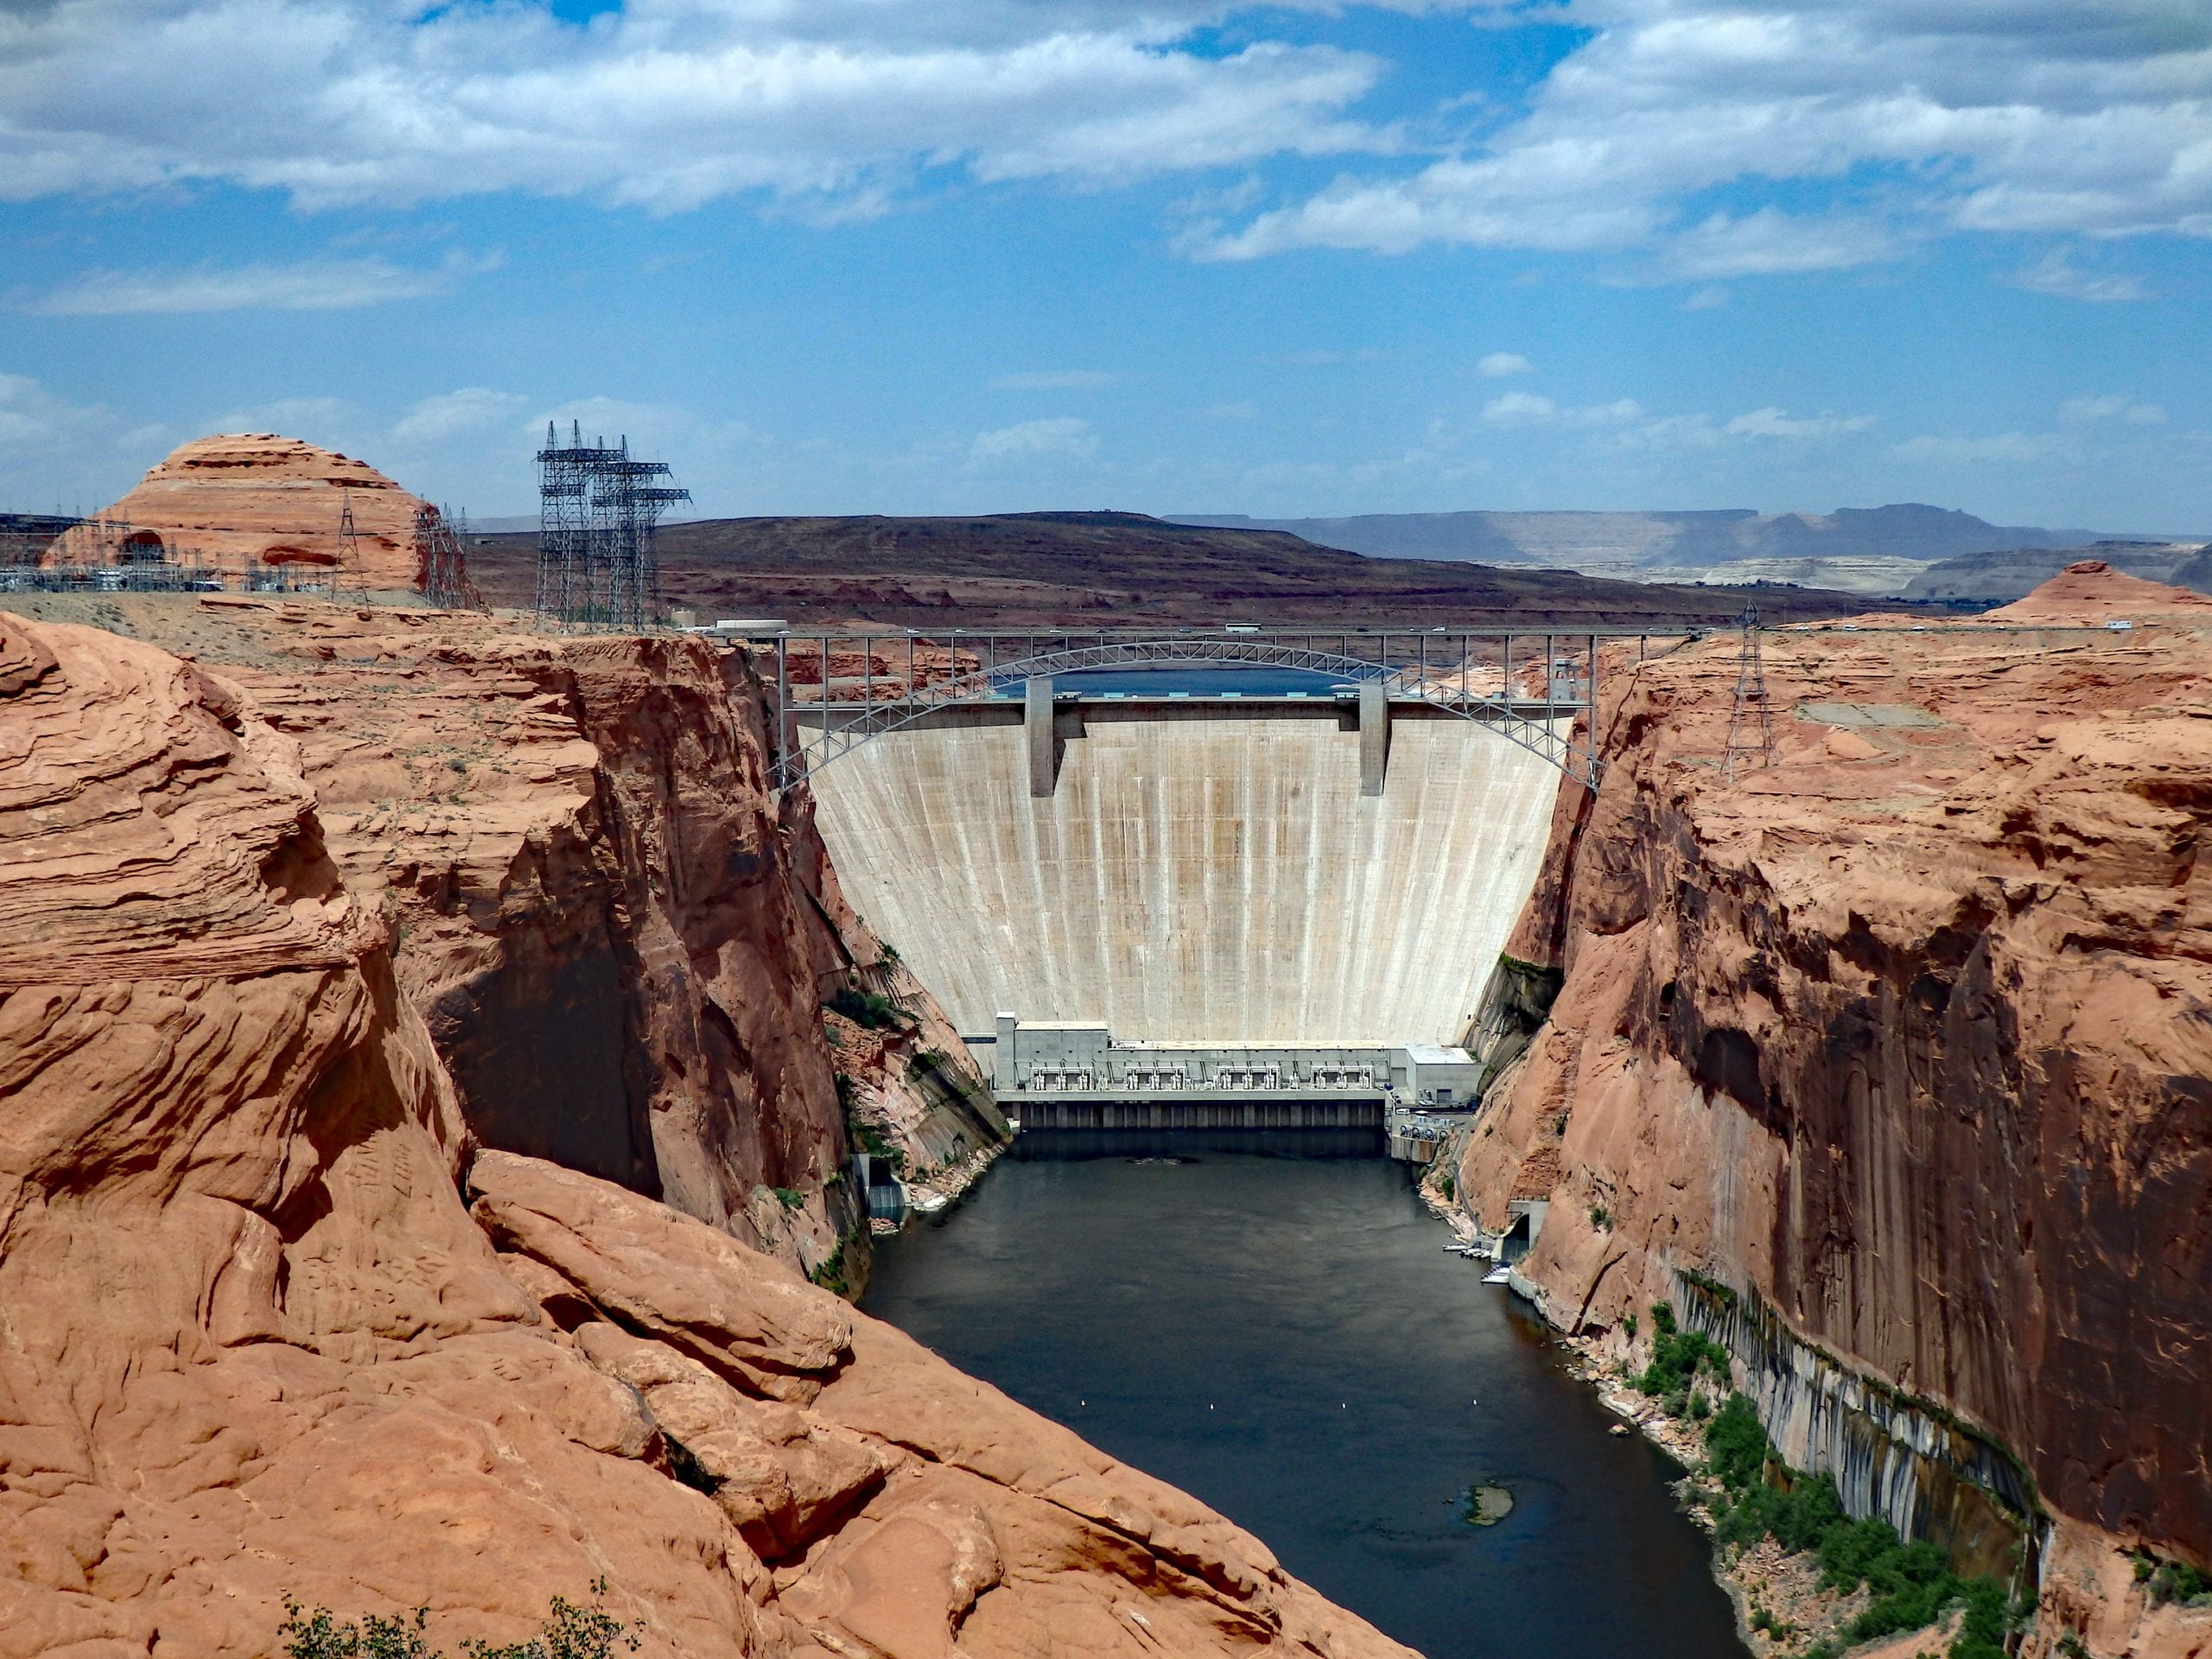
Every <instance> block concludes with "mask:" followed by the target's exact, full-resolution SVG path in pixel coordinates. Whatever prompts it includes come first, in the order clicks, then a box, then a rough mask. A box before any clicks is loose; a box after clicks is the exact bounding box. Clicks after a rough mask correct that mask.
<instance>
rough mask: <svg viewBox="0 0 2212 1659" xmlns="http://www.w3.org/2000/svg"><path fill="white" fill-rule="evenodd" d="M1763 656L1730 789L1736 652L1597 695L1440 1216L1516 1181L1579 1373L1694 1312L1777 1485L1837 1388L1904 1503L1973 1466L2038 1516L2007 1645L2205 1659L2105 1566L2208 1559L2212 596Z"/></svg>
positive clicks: (2047, 609) (1497, 1200)
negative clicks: (1587, 1357)
mask: <svg viewBox="0 0 2212 1659" xmlns="http://www.w3.org/2000/svg"><path fill="white" fill-rule="evenodd" d="M2111 620H2126V621H2128V622H2129V623H2130V624H2132V626H2127V627H2126V628H2125V629H2121V630H2112V629H2107V628H2106V627H2105V626H2101V625H2102V624H2104V623H2106V622H2107V621H2111ZM2069 624H2087V625H2089V626H2078V627H2070V626H2065V625H2069ZM1739 666H1740V664H1739V658H1738V639H1737V638H1736V637H1735V636H1727V637H1725V638H1718V639H1712V640H1708V641H1706V642H1704V643H1701V644H1698V645H1692V646H1689V647H1688V648H1685V649H1683V650H1681V651H1679V652H1676V653H1675V654H1674V655H1672V656H1669V657H1667V658H1661V659H1655V660H1653V661H1651V662H1649V663H1647V664H1643V665H1642V666H1641V667H1632V665H1629V664H1624V665H1623V667H1622V670H1621V671H1619V672H1617V673H1614V674H1612V675H1611V676H1609V677H1608V678H1607V681H1606V684H1607V688H1608V690H1607V694H1606V696H1605V700H1604V702H1603V703H1602V706H1601V708H1600V710H1599V741H1600V742H1601V743H1602V745H1603V747H1604V752H1605V756H1606V759H1607V764H1606V768H1605V774H1604V777H1603V780H1602V783H1601V785H1600V787H1599V789H1598V790H1597V791H1596V792H1595V793H1594V795H1592V794H1590V793H1587V792H1586V791H1579V790H1578V791H1571V792H1570V793H1568V794H1567V795H1563V796H1562V798H1561V799H1560V804H1559V810H1558V811H1557V813H1556V815H1555V817H1554V823H1553V828H1552V845H1551V849H1550V852H1549V854H1548V864H1547V868H1546V874H1545V878H1544V880H1542V881H1541V883H1540V885H1539V887H1538V890H1537V892H1536V894H1535V898H1534V899H1532V900H1531V902H1530V905H1529V909H1528V911H1527V912H1526V913H1525V914H1524V916H1523V918H1522V921H1521V923H1520V925H1519V927H1518V929H1517V931H1516V935H1515V937H1514V938H1513V940H1512V942H1511V943H1510V944H1509V946H1508V950H1510V953H1511V955H1512V956H1513V957H1516V958H1519V959H1521V961H1522V963H1527V964H1533V966H1534V969H1536V970H1543V969H1551V970H1554V971H1555V973H1556V974H1557V976H1558V979H1557V983H1558V987H1559V988H1558V991H1557V996H1556V1000H1555V1001H1553V1002H1552V1003H1551V1005H1550V1007H1549V1016H1548V1020H1546V1021H1545V1022H1544V1023H1543V1024H1542V1026H1541V1028H1539V1029H1538V1030H1536V1031H1535V1034H1534V1036H1533V1039H1531V1040H1529V1043H1528V1046H1527V1048H1526V1050H1525V1052H1522V1053H1521V1054H1519V1055H1518V1057H1517V1058H1514V1057H1512V1056H1511V1055H1510V1052H1508V1053H1504V1054H1503V1055H1502V1058H1505V1059H1506V1060H1507V1062H1508V1063H1507V1064H1506V1065H1504V1067H1503V1071H1502V1074H1501V1075H1500V1077H1498V1079H1497V1083H1496V1084H1495V1085H1494V1086H1493V1088H1492V1089H1491V1092H1490V1093H1489V1095H1488V1096H1487V1097H1486V1099H1485V1103H1484V1110H1483V1113H1482V1115H1481V1116H1480V1118H1479V1120H1478V1122H1477V1123H1476V1124H1475V1125H1474V1126H1473V1128H1472V1129H1471V1132H1470V1133H1469V1134H1468V1135H1467V1136H1466V1137H1465V1142H1464V1145H1463V1147H1461V1149H1460V1151H1459V1155H1458V1158H1457V1160H1456V1163H1455V1166H1454V1167H1453V1170H1452V1173H1453V1176H1454V1180H1455V1183H1456V1188H1457V1192H1458V1198H1459V1202H1460V1203H1461V1204H1462V1205H1465V1207H1466V1208H1467V1210H1468V1211H1470V1212H1471V1214H1473V1215H1474V1216H1475V1217H1477V1218H1478V1220H1479V1221H1480V1222H1481V1224H1484V1226H1485V1227H1488V1228H1491V1229H1493V1230H1503V1228H1505V1227H1506V1226H1507V1225H1509V1224H1510V1213H1509V1205H1510V1204H1511V1202H1512V1201H1513V1200H1515V1199H1532V1198H1534V1199H1548V1200H1549V1206H1548V1212H1547V1213H1546V1215H1545V1218H1544V1221H1543V1224H1542V1228H1541V1235H1540V1236H1539V1238H1538V1240H1537V1242H1536V1243H1535V1248H1534V1249H1533V1250H1532V1251H1531V1252H1530V1254H1529V1255H1528V1257H1527V1258H1526V1259H1525V1261H1523V1262H1522V1263H1521V1264H1520V1268H1521V1273H1522V1277H1523V1281H1524V1282H1525V1283H1526V1284H1527V1285H1528V1286H1529V1287H1530V1288H1531V1290H1532V1291H1533V1292H1534V1293H1535V1294H1536V1295H1537V1296H1538V1298H1539V1300H1540V1302H1541V1306H1543V1307H1544V1309H1545V1311H1546V1313H1548V1316H1549V1317H1550V1318H1551V1319H1553V1320H1554V1322H1555V1323H1557V1324H1559V1325H1562V1326H1565V1327H1567V1328H1569V1329H1573V1330H1577V1331H1580V1332H1586V1333H1592V1332H1595V1333H1601V1334H1603V1335H1605V1338H1606V1340H1607V1342H1608V1343H1609V1344H1610V1345H1611V1348H1612V1349H1613V1351H1616V1352H1624V1351H1626V1350H1627V1349H1628V1348H1629V1347H1630V1339H1629V1335H1628V1330H1627V1326H1626V1324H1625V1316H1626V1315H1628V1314H1629V1313H1633V1312H1636V1311H1637V1310H1638V1309H1640V1308H1642V1307H1643V1306H1645V1305H1646V1304H1648V1303H1650V1302H1652V1301H1655V1300H1662V1299H1668V1300H1674V1301H1675V1302H1676V1303H1677V1304H1678V1305H1680V1306H1684V1307H1685V1308H1686V1309H1688V1308H1689V1307H1691V1306H1692V1305H1694V1304H1696V1303H1698V1302H1699V1301H1700V1300H1701V1299H1703V1300H1710V1299H1711V1295H1712V1294H1717V1296H1718V1298H1719V1302H1720V1304H1722V1305H1724V1306H1728V1307H1732V1308H1733V1309H1734V1310H1735V1315H1734V1317H1735V1319H1736V1324H1737V1325H1740V1326H1741V1327H1742V1328H1741V1329H1740V1330H1739V1329H1737V1328H1735V1327H1734V1326H1732V1325H1729V1324H1728V1323H1727V1321H1726V1320H1717V1321H1716V1320H1708V1321H1707V1328H1711V1329H1714V1330H1716V1331H1719V1332H1721V1333H1722V1334H1724V1335H1733V1336H1736V1337H1738V1338H1742V1339H1741V1340H1739V1341H1738V1342H1737V1343H1736V1344H1735V1347H1736V1352H1737V1355H1738V1359H1739V1360H1741V1361H1746V1362H1747V1363H1748V1366H1749V1370H1750V1382H1751V1386H1752V1387H1753V1389H1754V1392H1755V1393H1758V1395H1760V1397H1761V1399H1762V1402H1763V1403H1764V1405H1765V1406H1766V1408H1767V1410H1768V1417H1769V1421H1770V1426H1772V1427H1775V1428H1776V1429H1777V1432H1778V1438H1779V1439H1780V1440H1782V1442H1783V1445H1784V1449H1785V1450H1787V1451H1789V1452H1791V1454H1792V1455H1793V1456H1794V1457H1796V1458H1797V1459H1800V1460H1801V1461H1802V1463H1804V1464H1806V1465H1810V1466H1813V1467H1815V1468H1818V1467H1821V1466H1824V1465H1825V1466H1830V1467H1834V1466H1837V1461H1838V1459H1846V1460H1847V1457H1846V1453H1845V1452H1844V1451H1842V1450H1840V1449H1839V1448H1844V1447H1847V1446H1848V1445H1849V1444H1850V1443H1851V1434H1850V1433H1843V1432H1840V1431H1839V1430H1837V1429H1836V1428H1835V1427H1834V1418H1835V1414H1834V1412H1832V1411H1831V1410H1830V1409H1829V1408H1828V1406H1827V1404H1826V1403H1824V1402H1831V1401H1833V1400H1834V1399H1835V1398H1837V1397H1839V1396H1840V1395H1848V1394H1850V1393H1851V1392H1852V1391H1853V1390H1857V1391H1858V1392H1859V1394H1860V1395H1869V1396H1874V1395H1878V1396H1879V1398H1880V1399H1881V1401H1882V1402H1884V1403H1883V1405H1882V1408H1881V1411H1882V1413H1883V1414H1887V1416H1888V1417H1890V1418H1892V1419H1894V1420H1895V1421H1896V1422H1897V1424H1898V1425H1900V1427H1899V1428H1898V1431H1897V1436H1898V1439H1899V1440H1901V1441H1904V1442H1911V1444H1912V1446H1916V1447H1917V1449H1918V1450H1919V1451H1920V1452H1926V1453H1928V1454H1929V1457H1930V1458H1931V1459H1933V1462H1932V1463H1931V1465H1929V1469H1928V1470H1926V1471H1923V1473H1924V1474H1927V1475H1928V1477H1929V1479H1930V1480H1933V1479H1934V1476H1935V1473H1936V1465H1941V1468H1942V1471H1950V1472H1949V1473H1945V1474H1944V1477H1943V1478H1944V1480H1946V1481H1948V1480H1949V1479H1950V1478H1951V1473H1961V1474H1962V1475H1963V1477H1964V1478H1969V1479H1971V1478H1972V1473H1973V1471H1974V1470H1975V1469H1976V1468H1979V1469H1980V1471H1981V1473H1980V1478H1981V1482H1982V1485H1981V1486H1980V1487H1978V1488H1977V1490H1980V1491H1986V1492H1987V1493H1989V1494H1990V1495H1991V1496H1993V1497H1995V1498H1996V1499H1997V1500H1998V1501H1999V1503H2000V1505H2001V1503H2002V1501H2003V1499H2004V1498H2005V1491H2004V1489H2005V1487H2006V1486H2007V1485H2008V1484H2009V1485H2010V1486H2011V1487H2012V1494H2011V1495H2012V1497H2013V1499H2014V1500H2015V1501H2017V1502H2020V1503H2024V1505H2025V1506H2026V1507H2027V1508H2029V1509H2030V1510H2031V1511H2033V1510H2040V1511H2041V1514H2042V1515H2043V1516H2045V1517H2048V1519H2049V1521H2050V1523H2051V1527H2052V1530H2051V1532H2050V1535H2049V1536H2048V1537H2046V1538H2044V1539H2042V1540H2041V1541H2042V1542H2043V1543H2044V1545H2045V1546H2046V1548H2044V1549H2043V1550H2042V1551H2041V1552H2040V1554H2039V1555H2037V1566H2038V1567H2039V1570H2040V1573H2041V1575H2042V1589H2043V1593H2044V1599H2045V1605H2046V1607H2047V1608H2048V1609H2050V1611H2051V1612H2052V1618H2050V1619H2047V1620H2045V1621H2044V1622H2043V1624H2041V1625H2039V1630H2041V1631H2042V1634H2041V1635H2040V1636H2039V1637H2037V1643H2048V1642H2050V1641H2051V1640H2055V1639H2056V1637H2055V1636H2054V1635H2053V1634H2052V1632H2054V1631H2056V1630H2075V1631H2077V1632H2085V1633H2086V1634H2087V1637H2088V1641H2089V1643H2090V1650H2091V1651H2094V1652H2097V1653H2110V1652H2117V1651H2120V1649H2122V1647H2124V1646H2125V1645H2126V1644H2127V1643H2144V1644H2145V1645H2140V1646H2138V1647H2137V1648H2136V1649H2135V1650H2136V1651H2137V1652H2138V1653H2139V1654H2145V1655H2147V1654H2151V1653H2154V1652H2155V1653H2171V1654H2181V1653H2194V1652H2196V1651H2198V1650H2199V1649H2205V1648H2208V1647H2212V1615H2207V1614H2204V1613H2202V1612H2184V1611H2182V1610H2179V1609H2177V1608H2171V1607H2170V1608H2166V1609H2163V1610H2151V1609H2148V1608H2147V1607H2146V1606H2145V1605H2144V1602H2143V1599H2142V1597H2141V1594H2140V1592H2139V1591H2135V1590H2131V1589H2130V1587H2129V1585H2130V1575H2129V1573H2128V1572H2127V1571H2126V1567H2127V1562H2126V1558H2125V1557H2124V1556H2121V1555H2120V1554H2117V1551H2118V1548H2119V1546H2120V1544H2121V1543H2126V1544H2129V1545H2133V1544H2135V1543H2137V1542H2141V1543H2144V1544H2146V1545H2148V1546H2149V1547H2150V1548H2152V1549H2153V1550H2154V1551H2156V1552H2157V1553H2158V1554H2161V1555H2166V1556H2175V1557H2180V1558H2183V1559H2186V1560H2191V1561H2195V1562H2196V1563H2199V1564H2202V1563H2205V1562H2207V1561H2208V1560H2212V1468H2208V1465H2207V1456H2208V1446H2212V1386H2208V1378H2212V1290H2208V1285H2212V1083H2208V1081H2207V1079H2208V1078H2212V931H2208V928H2209V927H2212V873H2208V869H2207V867H2206V864H2205V863H2204V861H2202V859H2201V857H2200V851H2201V847H2202V840H2203V836H2204V833H2205V828H2206V823H2207V818H2208V816H2209V815H2212V701H2208V690H2212V601H2203V600H2201V599H2198V598H2196V596H2195V595H2191V594H2182V593H2180V592H2178V591H2177V590H2172V589H2165V588H2155V587H2153V586H2152V585H2151V584H2148V583H2144V582H2133V581H2131V580H2130V579H2128V578H2126V577H2122V576H2119V575H2114V574H2113V573H2111V572H2109V571H2107V570H2105V569H2102V567H2100V566H2085V567H2077V568H2076V569H2075V570H2074V571H2072V572H2070V573H2069V574H2068V575H2065V576H2063V577H2062V578H2060V579H2059V580H2058V581H2057V582H2054V583H2052V584H2050V585H2048V586H2047V587H2046V588H2044V589H2042V590H2039V591H2038V593H2037V594H2036V595H2031V598H2030V599H2029V600H2028V601H2024V602H2023V603H2022V605H2021V606H2019V607H2014V610H2013V611H2012V612H2011V613H2007V612H1999V613H1993V614H1992V616H1990V617H1989V618H1987V619H1985V620H1983V622H1982V623H1981V624H1980V625H1977V626H1972V627H1961V628H1953V629H1946V630H1942V631H1937V632H1929V631H1926V630H1923V629H1920V628H1915V627H1911V626H1908V625H1906V624H1904V623H1901V622H1899V623H1895V624H1893V625H1889V626H1885V625H1884V624H1883V623H1882V622H1881V620H1879V619H1873V618H1870V619H1866V620H1863V621H1862V623H1861V624H1860V625H1859V626H1856V627H1853V628H1840V627H1822V628H1818V629H1807V630H1796V629H1791V630H1783V631H1778V632H1768V633H1767V634H1766V635H1765V636H1764V671H1765V676H1766V683H1767V685H1768V687H1769V688H1770V709H1771V718H1772V724H1773V729H1774V745H1773V751H1772V758H1771V764H1764V765H1763V764H1760V762H1761V760H1762V759H1763V757H1762V756H1760V755H1758V754H1756V753H1754V754H1753V755H1751V757H1750V758H1749V760H1748V763H1747V764H1745V765H1743V766H1739V767H1738V769H1737V770H1736V772H1735V775H1734V776H1733V777H1731V776H1729V775H1728V774H1727V773H1726V772H1724V771H1723V769H1722V766H1721V764H1720V763H1721V758H1722V755H1723V753H1724V751H1725V750H1726V747H1727V744H1728V731H1729V723H1730V717H1731V712H1732V706H1733V703H1734V698H1733V695H1732V693H1733V689H1734V687H1735V686H1736V684H1737V683H1738V673H1739ZM1520 971H1521V972H1522V974H1523V976H1525V975H1526V973H1527V972H1528V971H1529V970H1528V969H1522V970H1520ZM1491 1023H1492V1029H1491V1030H1489V1031H1486V1032H1484V1033H1478V1037H1480V1038H1483V1039H1487V1040H1489V1041H1490V1042H1491V1044H1492V1045H1493V1046H1496V1045H1497V1044H1498V1043H1500V1042H1502V1041H1503V1038H1504V1037H1505V1035H1507V1034H1509V1033H1510V1031H1511V1028H1512V1027H1513V1026H1514V1023H1515V1022H1513V1021H1512V1020H1497V1021H1493V1022H1491ZM1704 1287H1712V1292H1711V1293H1707V1292H1706V1291H1705V1289H1704ZM1711 1311H1712V1310H1711V1309H1710V1308H1707V1313H1711ZM1647 1330H1648V1325H1647ZM1783 1338H1787V1339H1786V1340H1785V1339H1783ZM1762 1353H1764V1354H1766V1355H1768V1356H1769V1357H1768V1358H1767V1359H1766V1360H1764V1361H1761V1360H1760V1359H1759V1357H1758V1356H1759V1355H1761V1354H1762ZM1789 1371H1794V1372H1796V1374H1797V1380H1796V1382H1795V1383H1792V1382H1791V1381H1790V1380H1789V1377H1787V1376H1783V1375H1782V1373H1783V1372H1789ZM1858 1421H1861V1422H1864V1421H1872V1419H1871V1418H1869V1417H1868V1416H1867V1415H1866V1413H1864V1412H1862V1413H1861V1414H1859V1419H1858ZM1939 1430H1940V1431H1941V1433H1938V1431H1939ZM1954 1434H1955V1437H1956V1438H1955V1444H1954V1443H1952V1442H1951V1440H1950V1437H1951V1436H1953V1435H1954ZM1914 1437H1918V1438H1917V1440H1915V1439H1914ZM1937 1440H1943V1441H1944V1442H1945V1443H1944V1444H1943V1445H1942V1446H1937V1445H1936V1441H1937ZM1824 1447H1827V1448H1828V1450H1827V1451H1826V1452H1824V1451H1823V1448H1824ZM1908 1449H1911V1447H1909V1448H1908ZM1881 1455H1887V1452H1882V1453H1881ZM1908 1461H1909V1462H1910V1459H1908ZM2008 1467H2009V1468H2011V1469H2012V1470H2015V1471H2017V1477H2018V1478H2016V1479H2015V1478H2009V1477H2005V1476H2002V1475H1999V1474H1998V1473H1995V1472H1993V1471H1999V1470H2002V1469H2005V1468H2008ZM1878 1475H1879V1471H1875V1470H1870V1471H1866V1476H1865V1481H1864V1483H1863V1484H1864V1485H1865V1491H1866V1494H1868V1497H1867V1498H1866V1502H1867V1503H1869V1504H1870V1505H1871V1506H1872V1507H1876V1508H1880V1507H1882V1506H1883V1503H1882V1502H1880V1501H1878V1500H1877V1498H1876V1497H1875V1496H1874V1494H1876V1493H1877V1491H1878V1484H1879V1483H1878ZM1939 1484H1940V1483H1939ZM1927 1497H1928V1494H1927V1493H1925V1492H1923V1494H1922V1495H1921V1496H1920V1497H1917V1498H1912V1497H1909V1498H1908V1500H1907V1502H1908V1505H1910V1503H1925V1501H1926V1499H1927ZM1960 1524H1961V1527H1963V1526H1964V1524H1965V1523H1963V1522H1961V1523H1960ZM2041 1525H2042V1522H2040V1521H2036V1522H2031V1526H2030V1530H2031V1532H2034V1531H2036V1530H2037V1529H2038V1528H2040V1526H2041ZM2191 1621H2194V1623H2192V1622H2191ZM2190 1630H2195V1631H2196V1634H2194V1635H2191V1634H2189V1631H2190ZM2177 1631H2179V1632H2181V1634H2178V1635H2177V1634H2175V1632H2177ZM2038 1650H2040V1649H2038Z"/></svg>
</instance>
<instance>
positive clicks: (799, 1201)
mask: <svg viewBox="0 0 2212 1659" xmlns="http://www.w3.org/2000/svg"><path fill="white" fill-rule="evenodd" d="M768 1190H769V1191H770V1192H773V1193H774V1194H775V1195H776V1202H777V1203H778V1204H780V1205H783V1206H784V1208H785V1209H786V1210H798V1209H803V1208H804V1207H805V1205H806V1194H805V1193H804V1192H800V1191H799V1190H798V1188H797V1187H795V1186H772V1187H770V1188H769V1189H768Z"/></svg>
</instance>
